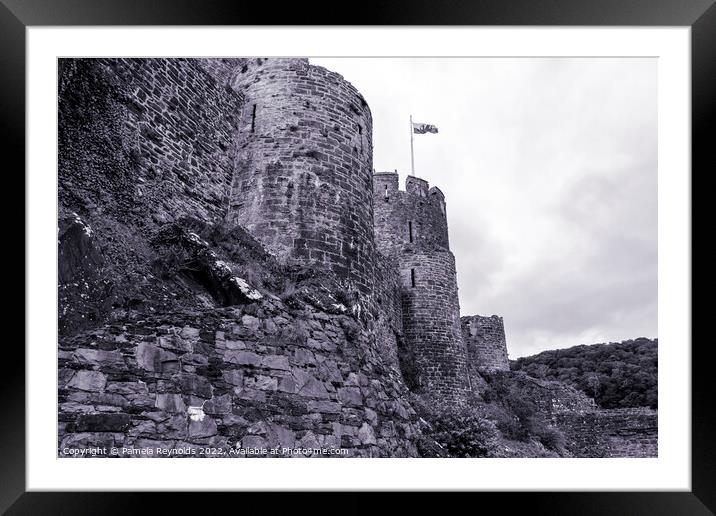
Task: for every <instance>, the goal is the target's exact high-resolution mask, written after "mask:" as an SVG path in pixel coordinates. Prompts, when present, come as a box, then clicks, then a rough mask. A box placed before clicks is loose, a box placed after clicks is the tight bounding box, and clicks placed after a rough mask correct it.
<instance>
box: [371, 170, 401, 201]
mask: <svg viewBox="0 0 716 516" xmlns="http://www.w3.org/2000/svg"><path fill="white" fill-rule="evenodd" d="M397 191H398V171H397V170H396V171H395V172H374V173H373V194H374V195H383V196H385V197H388V196H390V194H392V193H393V192H397Z"/></svg>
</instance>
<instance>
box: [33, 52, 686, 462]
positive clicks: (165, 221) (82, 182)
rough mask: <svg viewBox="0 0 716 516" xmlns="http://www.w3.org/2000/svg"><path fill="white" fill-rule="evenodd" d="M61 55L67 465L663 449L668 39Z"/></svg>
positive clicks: (60, 452) (60, 348)
mask: <svg viewBox="0 0 716 516" xmlns="http://www.w3.org/2000/svg"><path fill="white" fill-rule="evenodd" d="M56 62H57V84H56V87H57V90H56V91H57V99H56V101H57V104H56V105H57V112H56V119H57V122H56V124H57V253H58V254H57V327H58V341H57V348H56V353H57V458H58V459H60V460H62V461H64V460H65V459H71V458H117V459H123V458H158V459H161V458H190V459H191V458H194V459H206V458H255V459H258V460H261V459H269V458H335V459H341V458H416V459H420V458H432V459H435V458H438V459H454V458H472V459H474V458H485V459H491V458H492V459H494V458H500V459H502V458H510V459H511V458H516V459H524V458H558V459H570V458H610V459H612V458H613V459H619V458H658V457H659V456H660V454H659V435H658V429H659V425H658V409H659V407H658V400H659V391H658V337H659V335H658V331H659V328H660V326H659V320H658V319H659V317H658V316H659V310H658V308H659V298H658V294H659V279H660V276H659V258H661V256H660V255H659V238H658V236H659V226H658V222H659V221H658V216H657V215H658V213H657V212H658V208H659V200H660V197H659V195H658V194H659V192H658V189H657V184H658V181H657V179H658V176H657V172H658V167H659V163H658V161H659V159H658V158H659V156H660V154H659V152H658V151H659V145H660V140H659V139H658V129H659V127H658V123H657V121H658V115H659V110H658V109H657V107H658V105H659V104H658V94H657V84H659V75H658V74H659V69H658V58H656V57H653V56H641V57H639V56H635V57H619V56H616V57H593V56H585V57H578V56H577V57H324V56H310V55H309V56H308V57H264V56H239V57H233V56H230V57H224V56H220V57H215V56H207V57H120V56H117V57H58V59H57V61H56ZM48 152H50V151H49V150H48ZM664 342H665V343H666V342H668V341H664ZM671 344H672V345H676V344H677V343H674V342H672V343H671ZM679 345H680V346H683V348H684V349H685V350H687V349H688V346H689V345H690V343H689V342H682V343H679ZM54 351H55V350H54V349H52V350H50V349H48V350H47V353H51V352H54ZM665 410H666V409H665ZM53 446H54V445H53ZM371 462H372V461H371ZM423 462H424V461H423ZM73 464H75V463H73Z"/></svg>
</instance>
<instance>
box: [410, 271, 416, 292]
mask: <svg viewBox="0 0 716 516" xmlns="http://www.w3.org/2000/svg"><path fill="white" fill-rule="evenodd" d="M410 286H411V287H413V288H415V269H410Z"/></svg>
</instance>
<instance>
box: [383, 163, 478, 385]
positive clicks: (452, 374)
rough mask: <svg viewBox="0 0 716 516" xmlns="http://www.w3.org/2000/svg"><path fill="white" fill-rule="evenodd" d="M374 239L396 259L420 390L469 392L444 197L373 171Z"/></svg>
mask: <svg viewBox="0 0 716 516" xmlns="http://www.w3.org/2000/svg"><path fill="white" fill-rule="evenodd" d="M373 194H374V206H375V242H376V248H377V249H378V251H380V252H381V253H383V254H384V255H386V256H388V257H392V258H395V259H396V260H397V262H398V268H399V274H400V278H401V287H402V309H403V330H404V333H405V342H406V345H407V346H408V348H409V349H410V350H411V351H412V352H413V354H414V356H415V364H416V366H417V372H418V381H419V384H420V387H421V389H422V390H424V391H425V392H426V393H429V394H433V395H437V396H447V397H451V398H452V397H454V398H458V399H459V398H463V397H464V395H465V393H466V392H467V391H468V390H469V385H468V376H467V350H466V348H465V344H464V342H463V339H462V334H461V330H460V306H459V302H458V296H457V276H456V273H455V257H454V256H453V254H452V252H451V251H450V246H449V242H448V229H447V212H446V209H445V197H444V196H443V194H442V192H441V191H440V190H439V189H438V188H435V187H433V188H429V185H428V183H427V181H424V180H422V179H419V178H417V177H412V176H408V178H407V180H406V183H405V191H401V190H399V188H398V173H397V172H381V173H377V174H375V175H374V182H373Z"/></svg>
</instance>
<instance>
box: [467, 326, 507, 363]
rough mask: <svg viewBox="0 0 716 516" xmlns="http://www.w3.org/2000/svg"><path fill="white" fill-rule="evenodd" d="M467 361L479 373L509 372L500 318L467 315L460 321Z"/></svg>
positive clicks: (503, 328) (503, 331)
mask: <svg viewBox="0 0 716 516" xmlns="http://www.w3.org/2000/svg"><path fill="white" fill-rule="evenodd" d="M460 322H461V324H462V335H463V339H464V340H465V343H466V345H467V355H468V357H469V358H468V361H469V363H470V366H471V367H474V368H475V369H476V370H477V371H478V372H479V371H490V370H492V371H509V370H510V361H509V359H508V358H507V343H506V339H505V325H504V324H503V322H502V317H500V316H498V315H493V316H490V317H483V316H481V315H469V316H465V317H462V318H461V319H460Z"/></svg>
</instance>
